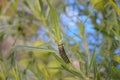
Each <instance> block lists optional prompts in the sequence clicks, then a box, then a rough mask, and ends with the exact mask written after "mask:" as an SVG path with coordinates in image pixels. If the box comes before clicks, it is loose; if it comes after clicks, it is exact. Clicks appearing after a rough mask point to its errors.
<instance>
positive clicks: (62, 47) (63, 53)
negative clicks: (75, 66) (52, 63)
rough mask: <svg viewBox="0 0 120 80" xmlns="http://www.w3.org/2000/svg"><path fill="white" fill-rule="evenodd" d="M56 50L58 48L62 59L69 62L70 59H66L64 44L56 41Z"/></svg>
mask: <svg viewBox="0 0 120 80" xmlns="http://www.w3.org/2000/svg"><path fill="white" fill-rule="evenodd" d="M58 50H59V54H60V56H61V57H62V59H63V60H64V61H65V62H66V63H70V60H69V59H68V57H67V55H66V52H65V49H64V46H63V44H62V43H58Z"/></svg>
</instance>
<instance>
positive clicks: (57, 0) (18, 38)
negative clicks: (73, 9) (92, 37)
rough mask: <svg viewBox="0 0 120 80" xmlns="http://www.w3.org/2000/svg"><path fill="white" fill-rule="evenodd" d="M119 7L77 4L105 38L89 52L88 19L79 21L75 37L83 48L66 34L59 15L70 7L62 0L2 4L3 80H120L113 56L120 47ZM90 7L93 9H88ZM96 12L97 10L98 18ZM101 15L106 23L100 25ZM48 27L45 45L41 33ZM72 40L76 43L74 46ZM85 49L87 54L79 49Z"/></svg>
mask: <svg viewBox="0 0 120 80" xmlns="http://www.w3.org/2000/svg"><path fill="white" fill-rule="evenodd" d="M117 2H118V1H117V0H90V1H88V0H84V1H83V0H79V1H77V0H76V1H75V4H76V5H77V4H81V5H83V6H84V7H85V9H84V10H80V11H81V12H82V13H83V14H85V15H87V16H88V17H89V18H90V19H91V21H92V24H93V25H94V29H95V30H96V31H97V33H101V34H102V35H103V39H102V43H101V44H100V45H99V46H97V45H95V46H94V47H95V48H94V50H93V51H90V50H89V48H88V41H87V39H86V38H87V35H88V34H86V32H85V26H84V25H85V23H86V21H87V19H86V20H85V21H83V22H82V21H81V22H78V24H77V26H78V31H79V35H77V34H74V35H75V36H77V37H79V38H81V39H82V43H80V42H77V41H75V40H74V39H73V38H72V37H70V36H68V35H66V34H65V32H64V27H62V25H61V24H60V19H59V16H60V14H61V13H65V7H67V6H68V5H70V4H65V3H64V1H63V0H4V1H3V0H0V80H119V79H120V76H119V75H120V70H119V69H118V68H117V67H116V65H117V64H119V63H120V57H119V56H118V55H116V54H115V52H114V51H115V50H116V49H117V48H118V47H119V44H120V43H119V41H120V36H119V35H120V26H119V23H120V20H119V13H120V9H119V7H118V5H117ZM88 5H91V6H92V7H93V8H92V9H91V10H89V7H88ZM93 10H96V13H95V14H94V15H92V12H91V11H93ZM99 13H101V14H102V17H103V18H102V19H101V23H100V24H97V22H96V20H97V18H98V17H97V16H98V15H99ZM43 28H44V29H45V34H44V35H43V36H45V35H47V36H48V38H49V40H48V41H44V40H40V39H39V35H42V34H39V35H38V34H37V32H38V30H39V29H40V30H42V29H43ZM34 36H35V37H36V38H35V40H34ZM63 38H65V39H66V41H64V47H65V50H66V53H67V55H68V58H69V59H70V61H71V63H69V64H66V63H65V62H64V61H63V59H62V58H61V57H60V56H59V53H58V47H57V44H58V43H59V42H62V41H63ZM116 38H117V39H116ZM70 40H74V42H75V44H73V45H70V44H69V43H68V42H69V41H70ZM80 44H82V46H83V48H84V50H85V51H83V50H81V49H80V48H79V45H80ZM97 47H98V48H99V51H97V50H96V48H97ZM68 53H70V54H68ZM71 53H72V54H71ZM98 55H101V56H102V60H101V61H97V60H96V58H97V56H98Z"/></svg>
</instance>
